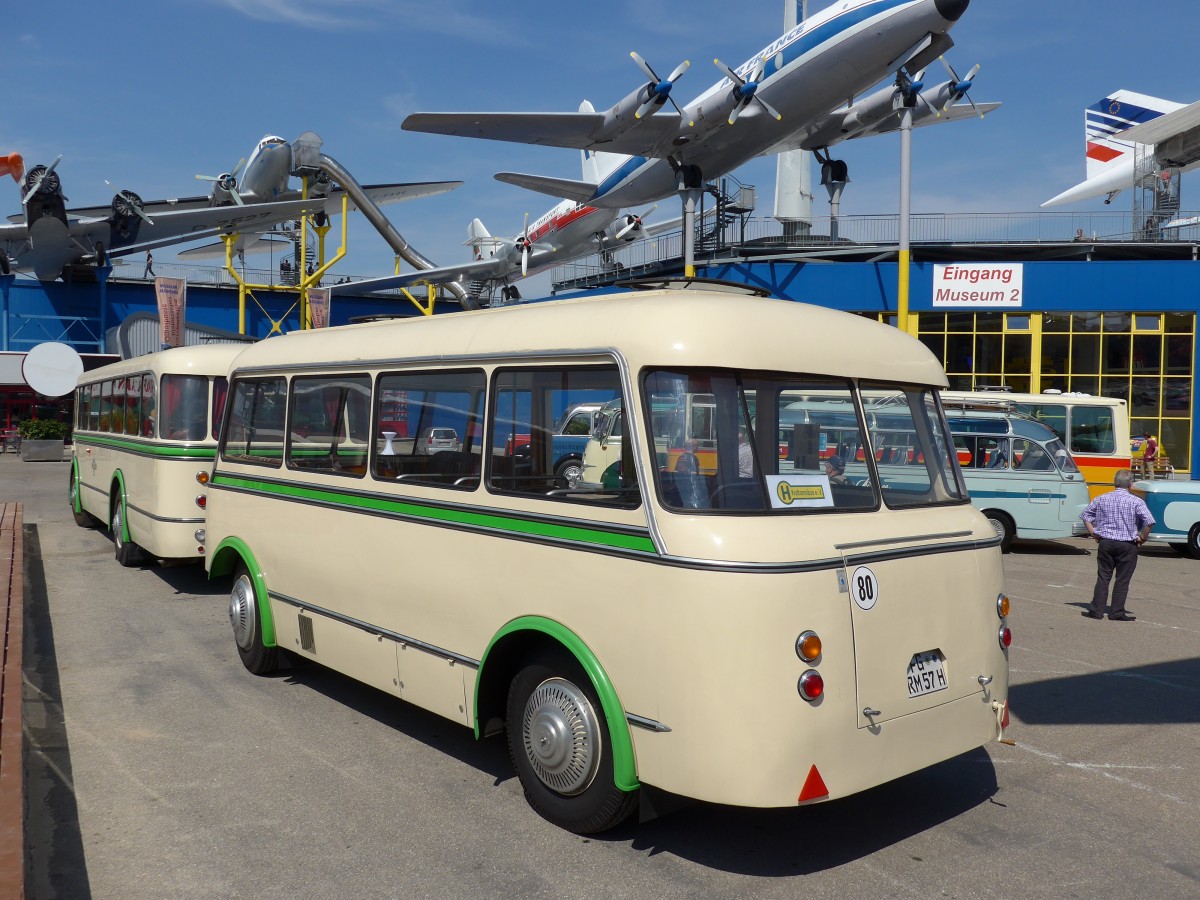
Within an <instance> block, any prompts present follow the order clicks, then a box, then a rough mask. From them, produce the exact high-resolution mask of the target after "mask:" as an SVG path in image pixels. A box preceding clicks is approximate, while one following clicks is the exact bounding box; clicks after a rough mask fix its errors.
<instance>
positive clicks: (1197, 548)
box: [1187, 522, 1200, 559]
mask: <svg viewBox="0 0 1200 900" xmlns="http://www.w3.org/2000/svg"><path fill="white" fill-rule="evenodd" d="M1187 555H1188V556H1190V557H1191V558H1192V559H1200V522H1197V523H1196V524H1195V525H1193V526H1192V530H1191V531H1189V532H1188V539H1187Z"/></svg>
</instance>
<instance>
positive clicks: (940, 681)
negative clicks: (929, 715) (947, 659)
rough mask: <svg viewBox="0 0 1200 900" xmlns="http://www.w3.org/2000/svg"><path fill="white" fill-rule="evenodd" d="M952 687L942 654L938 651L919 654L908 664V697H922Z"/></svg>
mask: <svg viewBox="0 0 1200 900" xmlns="http://www.w3.org/2000/svg"><path fill="white" fill-rule="evenodd" d="M948 687H950V682H948V681H947V680H946V669H945V666H944V664H943V663H942V657H941V654H940V653H938V652H937V651H936V650H930V651H929V652H928V653H918V654H917V655H916V656H914V657H913V658H912V662H910V663H909V664H908V696H910V697H920V696H922V695H923V694H932V693H933V692H934V691H944V690H945V689H946V688H948Z"/></svg>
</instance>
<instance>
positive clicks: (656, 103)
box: [629, 50, 696, 125]
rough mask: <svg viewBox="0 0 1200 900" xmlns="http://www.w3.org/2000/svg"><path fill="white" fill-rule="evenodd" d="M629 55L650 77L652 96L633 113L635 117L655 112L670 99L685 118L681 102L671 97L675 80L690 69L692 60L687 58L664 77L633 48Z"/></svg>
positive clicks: (680, 115) (690, 123)
mask: <svg viewBox="0 0 1200 900" xmlns="http://www.w3.org/2000/svg"><path fill="white" fill-rule="evenodd" d="M629 55H630V56H631V57H633V61H634V62H635V63H637V65H638V68H640V69H641V70H642V71H643V72H645V73H646V77H647V78H649V79H650V98H649V99H648V100H647V101H646V102H645V103H643V104H642V105H641V106H639V107H638V109H637V112H635V113H634V114H633V117H634V118H635V119H640V118H641V117H642V116H644V115H646V113H648V112H653V111H654V110H655V109H657V108H658V107H660V106H662V105H663V104H664V103H666V102H668V101H670V103H671V105H672V106H673V107H675V109H676V111H677V112H678V113H679V117H680V118H683V110H682V109H680V108H679V104H678V103H676V102H675V100H674V99H673V98H672V97H671V88H673V87H674V86H675V82H677V81H678V80H679V79H680V78H681V77H682V76H683V73H684V72H686V71H687V70H688V67H689V66H691V64H692V63H691V61H690V60H686V59H685V60H684V61H683V62H681V63H680V64H679V65H678V66H676V67H675V71H674V72H672V73H671V74H670V76H669V77H667V78H666V79H662V78H659V77H658V75H657V73H655V71H654V70H653V69H652V68H650V64H649V63H647V62H646V61H645V60H644V59H642V58H641V57H640V56H638V54H637V53H636V52H634V51H632V50H631V51H630V52H629ZM688 124H689V125H695V124H696V123H695V122H690V121H689V122H688Z"/></svg>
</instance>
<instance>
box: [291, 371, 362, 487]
mask: <svg viewBox="0 0 1200 900" xmlns="http://www.w3.org/2000/svg"><path fill="white" fill-rule="evenodd" d="M288 403H289V411H288V421H289V423H290V425H289V428H288V431H289V433H288V442H287V462H288V467H289V468H293V469H303V470H304V471H307V472H323V473H325V474H328V475H350V476H354V477H362V476H363V475H365V474H366V472H367V425H368V422H369V420H370V409H371V378H370V376H369V375H315V376H311V377H307V376H306V377H303V378H293V379H292V390H291V393H290V395H289V398H288Z"/></svg>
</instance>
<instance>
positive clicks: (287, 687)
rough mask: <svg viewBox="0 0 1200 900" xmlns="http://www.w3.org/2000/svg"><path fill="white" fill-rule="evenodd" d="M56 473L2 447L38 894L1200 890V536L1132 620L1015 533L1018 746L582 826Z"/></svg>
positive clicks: (1149, 568) (1143, 575)
mask: <svg viewBox="0 0 1200 900" xmlns="http://www.w3.org/2000/svg"><path fill="white" fill-rule="evenodd" d="M67 475H68V466H67V465H66V464H65V463H23V462H21V461H20V460H19V459H18V458H17V457H15V456H14V455H12V454H7V455H4V456H0V498H2V499H5V500H17V501H20V502H22V503H23V504H24V506H25V523H26V539H25V545H26V550H27V557H28V560H27V570H26V571H27V575H26V584H27V597H26V603H27V609H26V626H25V633H26V659H25V664H26V689H25V715H26V733H27V738H28V757H27V767H28V785H29V807H30V808H29V826H28V840H29V844H30V850H31V860H32V869H31V873H30V878H29V896H30V897H33V898H51V897H62V898H80V897H88V896H93V897H99V898H122V900H125V898H142V897H145V898H162V897H189V898H190V897H353V898H366V897H402V896H403V897H410V896H420V897H462V896H468V895H469V896H472V897H476V898H483V897H505V898H512V897H541V896H545V897H561V896H588V897H631V898H632V897H650V896H653V897H655V898H676V897H679V898H683V897H705V898H707V897H729V898H734V897H737V898H743V897H797V896H803V897H813V898H820V897H838V898H844V897H868V896H871V897H874V896H881V897H902V898H908V897H913V898H929V897H936V896H940V897H955V898H969V897H1087V898H1099V897H1156V898H1175V897H1179V898H1183V897H1191V898H1195V897H1197V896H1200V812H1198V810H1200V560H1192V559H1185V558H1183V557H1181V556H1179V555H1177V554H1176V553H1175V552H1173V551H1172V550H1170V549H1169V548H1167V547H1166V546H1156V545H1147V546H1146V547H1144V548H1143V549H1142V553H1141V559H1140V563H1139V566H1138V570H1137V573H1136V575H1135V576H1134V581H1133V588H1132V590H1131V594H1130V600H1129V604H1128V605H1129V609H1130V611H1131V612H1133V613H1134V614H1135V615H1137V616H1138V621H1137V622H1135V623H1129V624H1123V623H1114V622H1109V621H1101V622H1097V621H1092V620H1089V619H1085V618H1083V617H1081V616H1080V610H1081V609H1082V608H1083V606H1084V604H1085V603H1086V602H1087V600H1088V599H1089V597H1090V591H1091V585H1092V582H1093V580H1094V571H1095V557H1094V556H1093V555H1092V553H1091V547H1090V545H1089V543H1088V542H1086V541H1083V540H1064V541H1057V542H1046V543H1032V542H1030V543H1022V542H1017V543H1016V544H1015V549H1014V552H1013V553H1011V554H1009V555H1008V556H1006V557H1005V572H1006V580H1007V589H1008V592H1009V594H1010V595H1011V597H1012V599H1013V604H1014V612H1013V614H1012V616H1011V619H1010V622H1011V625H1012V627H1013V631H1014V634H1015V642H1014V645H1013V649H1012V654H1011V662H1012V666H1011V671H1012V689H1011V706H1012V711H1013V721H1012V726H1011V728H1010V732H1009V737H1011V738H1012V739H1013V740H1014V741H1015V742H1016V743H1015V745H1014V746H1005V745H1001V744H992V745H990V746H988V747H987V748H985V749H982V750H978V751H975V752H972V753H968V754H966V755H964V756H961V757H958V758H956V759H952V760H949V761H947V762H945V763H942V764H940V765H937V766H934V767H932V768H930V769H927V770H925V771H922V772H919V773H916V774H914V775H911V776H908V777H905V778H902V779H899V780H897V781H895V782H892V783H890V784H887V785H884V786H882V787H880V788H877V789H875V790H872V791H869V792H866V793H864V794H861V795H858V796H855V797H852V798H849V799H846V800H842V801H837V802H834V803H829V804H825V805H820V806H815V807H808V808H804V809H796V810H767V811H762V810H745V809H734V808H728V807H719V806H710V805H704V804H700V805H696V806H692V807H689V808H688V809H686V810H684V811H681V812H677V813H674V814H672V815H668V816H664V817H662V818H660V819H657V820H654V821H652V822H648V823H644V824H640V825H639V824H636V823H630V824H627V825H625V826H622V827H621V828H619V829H617V830H616V831H614V832H612V833H609V834H606V835H602V836H597V837H592V838H583V837H578V836H575V835H571V834H568V833H566V832H563V831H560V830H558V829H555V828H553V827H552V826H550V825H548V824H547V823H545V822H544V821H543V820H541V819H540V818H538V816H537V815H536V814H535V813H534V812H533V811H532V810H531V809H530V808H529V807H528V806H527V805H526V803H525V801H524V798H523V797H522V795H521V790H520V787H519V785H518V783H517V780H516V778H515V777H514V776H513V773H512V771H511V768H510V764H509V761H508V759H507V755H506V750H505V747H504V744H503V742H502V741H497V740H492V741H487V742H483V743H477V742H476V741H475V740H474V738H473V736H472V735H471V733H470V732H469V731H467V730H466V729H462V728H460V727H458V726H455V725H453V724H450V723H448V722H446V721H444V720H441V719H438V718H436V717H435V716H432V715H430V714H427V713H425V712H422V711H420V710H417V709H415V708H413V707H410V706H407V705H405V704H404V703H401V702H399V701H397V700H394V699H391V698H389V697H387V696H385V695H383V694H381V693H379V692H376V691H374V690H373V689H371V688H368V687H364V686H360V685H358V684H356V683H354V682H351V681H349V680H347V679H345V678H343V677H341V676H338V675H336V674H333V673H330V672H327V671H324V670H322V669H320V668H318V667H314V666H305V667H303V668H300V669H293V670H286V671H284V672H283V673H281V674H280V675H278V676H276V677H271V678H256V677H254V676H252V675H249V674H248V673H247V672H246V671H245V670H244V669H243V668H242V666H241V664H240V663H239V661H238V657H237V653H236V651H235V649H234V644H233V641H232V637H231V635H230V629H229V624H228V620H227V616H226V607H227V596H228V594H227V592H228V585H227V584H226V583H224V582H223V581H214V582H209V581H207V580H206V578H205V576H204V573H203V571H202V569H200V568H198V567H194V566H192V567H172V568H159V567H153V566H150V567H145V568H137V569H122V568H121V567H120V566H118V565H117V563H116V562H115V561H114V559H113V547H112V543H111V541H110V540H109V538H108V536H107V534H106V533H105V532H104V531H103V530H98V529H97V530H93V529H85V528H79V527H77V526H76V525H75V524H74V522H73V521H72V519H71V517H70V514H69V511H68V508H67V504H66V489H67ZM769 727H770V723H764V735H763V739H764V740H769V739H770V734H769ZM753 764H754V760H753V759H747V760H746V765H753Z"/></svg>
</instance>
